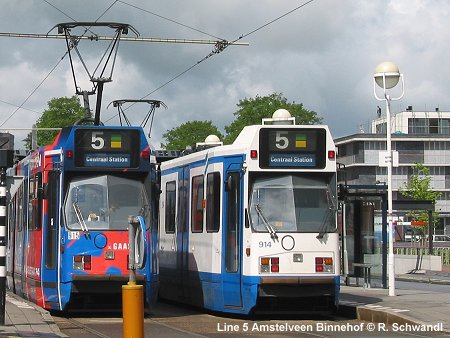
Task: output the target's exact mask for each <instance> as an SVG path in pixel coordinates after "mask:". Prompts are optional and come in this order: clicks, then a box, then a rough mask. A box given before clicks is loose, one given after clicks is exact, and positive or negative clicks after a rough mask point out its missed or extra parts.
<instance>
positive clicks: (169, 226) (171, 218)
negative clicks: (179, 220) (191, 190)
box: [165, 181, 177, 234]
mask: <svg viewBox="0 0 450 338" xmlns="http://www.w3.org/2000/svg"><path fill="white" fill-rule="evenodd" d="M176 195H177V192H176V184H175V181H172V182H167V183H166V212H165V221H166V226H165V228H166V233H171V234H173V233H174V232H175V206H176V200H177V198H176Z"/></svg>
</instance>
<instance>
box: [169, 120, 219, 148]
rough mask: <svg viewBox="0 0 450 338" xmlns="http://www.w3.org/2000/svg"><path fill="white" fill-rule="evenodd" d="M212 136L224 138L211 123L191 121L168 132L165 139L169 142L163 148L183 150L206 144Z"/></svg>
mask: <svg viewBox="0 0 450 338" xmlns="http://www.w3.org/2000/svg"><path fill="white" fill-rule="evenodd" d="M211 134H214V135H216V136H218V137H219V138H220V139H222V138H223V136H222V133H221V132H220V131H219V129H217V127H216V126H214V125H213V124H212V122H211V121H189V122H186V123H183V124H181V125H180V126H178V127H175V128H172V129H170V130H168V131H166V133H164V134H163V138H164V139H165V140H166V141H167V142H166V143H162V144H161V146H162V147H163V148H164V149H167V150H183V149H186V147H187V146H193V145H195V143H196V142H204V141H205V138H206V137H207V136H209V135H211Z"/></svg>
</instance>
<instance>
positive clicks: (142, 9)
mask: <svg viewBox="0 0 450 338" xmlns="http://www.w3.org/2000/svg"><path fill="white" fill-rule="evenodd" d="M117 1H118V2H120V3H122V4H124V5H127V6H130V7H133V8H135V9H138V10H140V11H143V12H145V13H148V14H151V15H153V16H156V17H158V18H160V19H163V20H167V21H169V22H172V23H175V24H177V25H180V26H183V27H185V28H188V29H191V30H193V31H195V32H198V33H202V34H205V35H208V36H210V37H213V38H215V39H218V40H223V39H222V38H219V37H217V36H215V35H212V34H209V33H207V32H204V31H202V30H200V29H197V28H194V27H191V26H188V25H186V24H184V23H181V22H178V21H175V20H173V19H170V18H167V17H165V16H162V15H160V14H156V13H154V12H151V11H149V10H147V9H145V8H141V7H138V6H136V5H133V4H130V3H128V2H125V1H122V0H117Z"/></svg>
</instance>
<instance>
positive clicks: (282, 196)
mask: <svg viewBox="0 0 450 338" xmlns="http://www.w3.org/2000/svg"><path fill="white" fill-rule="evenodd" d="M335 182H336V181H335V178H334V177H330V176H326V177H324V176H320V177H318V176H307V177H305V176H297V175H283V176H278V177H270V178H269V177H258V178H256V179H255V181H254V182H253V185H252V189H251V192H250V202H249V214H250V222H251V225H252V229H253V230H254V231H257V232H269V233H271V235H272V234H273V233H275V234H276V233H277V232H319V234H322V236H323V233H325V232H335V231H336V208H337V205H336V204H337V202H336V197H335V196H336V188H335V186H336V184H335Z"/></svg>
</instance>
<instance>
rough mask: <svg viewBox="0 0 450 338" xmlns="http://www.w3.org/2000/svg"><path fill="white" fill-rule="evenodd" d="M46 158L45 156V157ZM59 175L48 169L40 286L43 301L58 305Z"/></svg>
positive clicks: (55, 171)
mask: <svg viewBox="0 0 450 338" xmlns="http://www.w3.org/2000/svg"><path fill="white" fill-rule="evenodd" d="M46 159H47V158H46ZM60 180H61V175H60V172H59V171H58V170H50V171H48V179H47V188H46V189H45V190H46V196H45V197H46V200H47V212H46V217H45V218H44V223H43V232H42V235H43V260H42V261H43V266H42V284H43V285H42V287H43V290H44V296H45V303H46V304H47V305H51V306H53V307H59V306H60V302H59V265H58V242H59V240H58V234H59V231H58V229H59V219H60V214H59V211H60V208H59V207H58V205H59V202H60V201H59V198H60V187H61V184H60V183H61V182H60Z"/></svg>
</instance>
